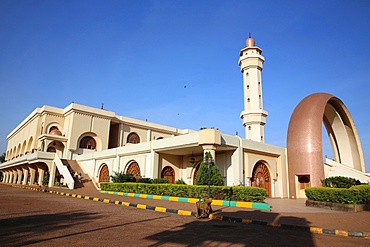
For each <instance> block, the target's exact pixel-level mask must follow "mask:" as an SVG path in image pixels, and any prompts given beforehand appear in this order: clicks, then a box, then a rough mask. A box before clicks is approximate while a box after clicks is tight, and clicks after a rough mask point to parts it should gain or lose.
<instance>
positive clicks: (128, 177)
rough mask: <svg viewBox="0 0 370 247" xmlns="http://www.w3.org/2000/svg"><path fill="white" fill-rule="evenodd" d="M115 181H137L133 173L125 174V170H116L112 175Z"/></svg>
mask: <svg viewBox="0 0 370 247" xmlns="http://www.w3.org/2000/svg"><path fill="white" fill-rule="evenodd" d="M110 177H111V178H112V182H113V183H124V182H135V181H136V179H135V177H134V176H133V175H132V174H129V173H128V174H124V173H123V172H114V175H112V176H110Z"/></svg>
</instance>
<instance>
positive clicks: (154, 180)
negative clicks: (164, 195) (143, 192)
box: [153, 178, 170, 184]
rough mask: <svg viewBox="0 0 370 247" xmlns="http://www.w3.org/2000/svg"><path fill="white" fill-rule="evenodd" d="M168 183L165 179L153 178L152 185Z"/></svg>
mask: <svg viewBox="0 0 370 247" xmlns="http://www.w3.org/2000/svg"><path fill="white" fill-rule="evenodd" d="M169 183H170V181H169V180H168V179H167V178H155V179H153V184H169Z"/></svg>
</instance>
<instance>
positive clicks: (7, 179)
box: [2, 163, 50, 185]
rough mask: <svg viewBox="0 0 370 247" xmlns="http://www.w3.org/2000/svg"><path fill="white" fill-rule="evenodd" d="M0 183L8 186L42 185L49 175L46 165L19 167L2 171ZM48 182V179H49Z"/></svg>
mask: <svg viewBox="0 0 370 247" xmlns="http://www.w3.org/2000/svg"><path fill="white" fill-rule="evenodd" d="M2 173H3V175H2V182H3V183H8V184H22V185H42V184H43V180H44V178H45V175H46V174H48V173H49V169H48V166H47V165H46V164H44V163H43V164H39V165H21V166H16V167H11V168H8V169H3V170H2ZM49 182H50V179H49Z"/></svg>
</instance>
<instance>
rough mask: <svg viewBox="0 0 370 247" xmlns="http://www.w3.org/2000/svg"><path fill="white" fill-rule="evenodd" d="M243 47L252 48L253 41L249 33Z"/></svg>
mask: <svg viewBox="0 0 370 247" xmlns="http://www.w3.org/2000/svg"><path fill="white" fill-rule="evenodd" d="M245 45H246V46H247V47H253V46H254V39H253V38H252V36H251V33H249V37H248V39H247V40H246V41H245Z"/></svg>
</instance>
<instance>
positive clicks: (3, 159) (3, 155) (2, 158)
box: [0, 153, 5, 163]
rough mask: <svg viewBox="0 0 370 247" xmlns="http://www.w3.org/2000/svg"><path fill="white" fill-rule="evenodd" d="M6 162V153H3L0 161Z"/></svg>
mask: <svg viewBox="0 0 370 247" xmlns="http://www.w3.org/2000/svg"><path fill="white" fill-rule="evenodd" d="M4 162H5V153H3V154H2V155H1V156H0V163H4Z"/></svg>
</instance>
